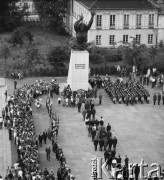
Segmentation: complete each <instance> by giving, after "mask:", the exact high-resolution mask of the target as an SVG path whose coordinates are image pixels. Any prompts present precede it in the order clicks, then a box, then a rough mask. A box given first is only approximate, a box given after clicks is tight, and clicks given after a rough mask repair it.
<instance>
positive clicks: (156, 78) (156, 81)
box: [139, 68, 164, 88]
mask: <svg viewBox="0 0 164 180" xmlns="http://www.w3.org/2000/svg"><path fill="white" fill-rule="evenodd" d="M139 80H140V83H141V84H142V85H147V86H149V84H151V86H152V88H154V87H161V86H162V85H163V83H164V75H163V73H159V74H158V73H157V69H156V68H153V69H150V68H148V70H147V73H146V74H144V75H140V76H139Z"/></svg>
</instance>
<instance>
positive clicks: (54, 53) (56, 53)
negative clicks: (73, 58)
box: [47, 46, 70, 69]
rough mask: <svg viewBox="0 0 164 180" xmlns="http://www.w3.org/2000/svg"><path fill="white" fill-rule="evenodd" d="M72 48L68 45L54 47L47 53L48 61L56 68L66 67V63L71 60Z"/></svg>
mask: <svg viewBox="0 0 164 180" xmlns="http://www.w3.org/2000/svg"><path fill="white" fill-rule="evenodd" d="M69 59H70V49H69V48H68V47H67V46H57V47H54V48H53V49H52V50H51V52H50V53H49V54H48V55H47V60H48V62H49V63H50V64H51V65H52V66H53V67H54V68H55V69H57V68H63V67H65V63H67V62H69Z"/></svg>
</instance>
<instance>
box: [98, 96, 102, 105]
mask: <svg viewBox="0 0 164 180" xmlns="http://www.w3.org/2000/svg"><path fill="white" fill-rule="evenodd" d="M101 104H102V95H101V94H100V95H99V105H101Z"/></svg>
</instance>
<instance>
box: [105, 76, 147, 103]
mask: <svg viewBox="0 0 164 180" xmlns="http://www.w3.org/2000/svg"><path fill="white" fill-rule="evenodd" d="M103 83H104V89H105V91H106V92H107V93H108V95H109V97H110V98H111V100H112V101H113V103H114V104H115V103H116V101H117V102H118V103H119V104H121V103H122V102H123V103H125V104H126V105H128V104H129V103H131V104H132V105H133V104H135V103H137V102H138V101H139V102H141V103H143V102H144V101H146V102H147V103H149V101H150V94H149V92H148V91H147V90H146V89H145V88H144V87H143V86H142V85H141V84H140V83H139V82H136V83H135V82H132V81H126V82H125V83H124V82H123V81H121V80H120V78H117V80H116V81H115V82H114V83H113V82H112V81H111V79H110V77H108V79H106V80H104V82H103Z"/></svg>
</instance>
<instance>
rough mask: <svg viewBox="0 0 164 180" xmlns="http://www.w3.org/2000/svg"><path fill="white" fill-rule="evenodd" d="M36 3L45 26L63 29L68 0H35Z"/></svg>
mask: <svg viewBox="0 0 164 180" xmlns="http://www.w3.org/2000/svg"><path fill="white" fill-rule="evenodd" d="M34 4H35V8H36V11H37V12H38V14H39V16H40V19H41V21H42V22H43V23H44V25H45V27H47V28H48V27H52V28H54V29H55V30H57V31H58V32H61V31H63V27H64V23H63V18H64V17H65V15H66V13H67V6H68V0H34Z"/></svg>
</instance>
